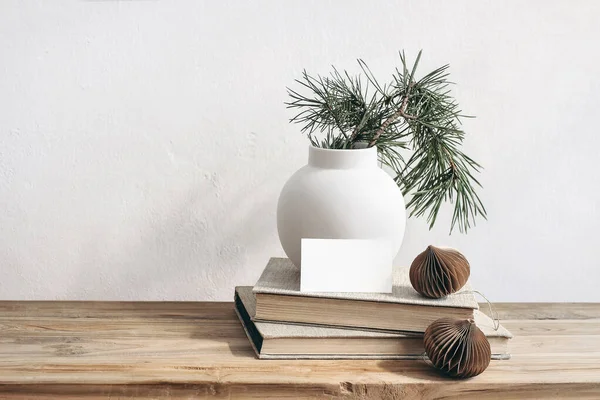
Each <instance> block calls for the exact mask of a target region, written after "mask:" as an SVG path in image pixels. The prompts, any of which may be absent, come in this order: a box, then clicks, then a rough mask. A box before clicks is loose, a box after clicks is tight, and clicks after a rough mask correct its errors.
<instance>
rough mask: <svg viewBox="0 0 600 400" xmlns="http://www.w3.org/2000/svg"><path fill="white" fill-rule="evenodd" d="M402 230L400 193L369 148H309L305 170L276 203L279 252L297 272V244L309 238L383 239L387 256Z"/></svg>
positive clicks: (395, 247)
mask: <svg viewBox="0 0 600 400" xmlns="http://www.w3.org/2000/svg"><path fill="white" fill-rule="evenodd" d="M405 227H406V208H405V204H404V198H403V197H402V192H401V191H400V189H399V188H398V186H397V185H396V183H395V182H394V180H393V179H392V178H391V177H390V176H389V175H388V174H387V173H386V172H385V171H383V170H382V169H381V168H379V167H378V165H377V149H376V148H375V147H370V148H365V149H352V150H332V149H321V148H317V147H312V146H311V147H310V148H309V153H308V165H305V166H304V167H302V168H300V169H299V170H298V171H296V173H294V175H292V177H291V178H290V179H289V180H288V181H287V183H286V184H285V185H284V187H283V189H282V191H281V194H280V196H279V202H278V204H277V231H278V233H279V240H280V241H281V245H282V246H283V250H284V251H285V253H286V254H287V256H288V257H289V258H290V260H291V261H292V262H293V263H294V265H296V266H297V267H300V244H301V240H302V239H303V238H307V239H308V238H312V239H385V240H388V241H389V243H390V244H391V246H392V248H391V250H392V255H394V256H395V255H396V254H397V253H398V250H400V245H401V244H402V238H403V237H404V229H405Z"/></svg>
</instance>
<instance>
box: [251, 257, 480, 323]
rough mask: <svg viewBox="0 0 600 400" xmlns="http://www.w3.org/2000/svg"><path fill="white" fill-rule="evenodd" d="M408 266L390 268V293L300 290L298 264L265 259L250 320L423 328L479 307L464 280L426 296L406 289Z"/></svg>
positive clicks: (466, 315)
mask: <svg viewBox="0 0 600 400" xmlns="http://www.w3.org/2000/svg"><path fill="white" fill-rule="evenodd" d="M408 270H409V269H408V268H406V267H400V268H395V269H394V274H393V291H392V293H330V292H327V293H306V292H300V269H298V268H296V267H295V266H294V264H292V262H291V261H290V260H288V259H286V258H271V259H270V260H269V263H268V264H267V266H266V268H265V270H264V271H263V273H262V275H261V277H260V278H259V280H258V282H257V283H256V285H255V286H254V289H253V292H254V294H255V295H256V315H255V317H254V319H255V320H256V321H280V322H293V323H307V324H320V325H331V326H342V327H357V328H369V329H379V330H392V331H409V332H410V331H412V332H424V331H425V328H427V326H429V324H430V323H431V322H432V321H434V320H436V319H438V318H441V317H455V318H472V317H473V310H476V309H478V308H479V306H478V304H477V301H476V300H475V296H474V295H473V293H472V289H471V285H470V284H469V282H467V284H466V285H465V286H464V287H463V288H462V289H461V290H460V291H458V292H457V293H454V294H452V295H449V296H446V297H444V298H441V299H430V298H426V297H423V296H421V295H420V294H419V293H417V292H416V291H415V290H414V289H413V288H412V286H411V285H410V280H409V277H408Z"/></svg>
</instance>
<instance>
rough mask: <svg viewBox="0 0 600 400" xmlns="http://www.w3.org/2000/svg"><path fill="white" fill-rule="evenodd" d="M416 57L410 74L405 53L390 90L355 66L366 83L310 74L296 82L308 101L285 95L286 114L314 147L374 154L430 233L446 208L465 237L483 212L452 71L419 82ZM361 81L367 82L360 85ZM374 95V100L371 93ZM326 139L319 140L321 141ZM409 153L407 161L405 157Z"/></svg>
mask: <svg viewBox="0 0 600 400" xmlns="http://www.w3.org/2000/svg"><path fill="white" fill-rule="evenodd" d="M420 58H421V52H419V54H418V56H417V58H416V60H415V62H414V64H413V65H412V67H411V68H410V71H409V68H408V65H407V62H406V57H405V54H404V52H401V53H400V61H401V64H402V65H401V68H397V69H396V71H395V73H394V74H393V76H392V80H391V82H390V83H388V84H383V85H382V84H380V83H379V82H378V81H377V80H376V78H375V76H374V74H373V73H372V72H371V70H370V69H369V67H368V66H367V64H366V63H365V62H364V61H363V60H358V64H359V66H360V68H361V70H362V73H363V75H357V76H351V75H350V74H349V73H348V72H346V71H343V72H339V71H338V70H337V69H335V68H334V69H333V72H332V73H331V75H330V76H327V77H321V76H316V77H312V76H310V75H308V73H307V72H306V71H304V72H303V75H302V79H300V80H297V83H299V84H300V85H301V87H303V88H304V89H305V90H308V91H309V95H303V94H300V93H299V92H298V91H295V90H292V89H289V88H288V94H289V96H290V98H291V101H290V102H288V103H286V104H287V106H288V108H293V109H296V110H298V114H296V115H295V116H294V117H293V118H292V119H291V120H290V121H291V122H294V123H299V124H301V125H302V126H301V131H302V132H303V133H305V134H307V136H308V137H309V140H310V142H311V144H313V146H319V147H326V148H332V149H348V148H355V147H357V145H358V143H360V142H363V143H366V144H367V145H368V146H369V147H371V146H377V148H378V153H379V159H380V161H381V162H382V163H383V164H385V165H387V166H388V167H389V168H391V170H392V171H393V172H394V173H395V176H396V178H395V180H396V182H397V183H398V186H399V187H400V188H401V189H402V191H403V193H404V194H405V195H406V196H410V200H409V201H408V203H407V208H408V209H409V211H410V215H411V216H417V217H419V216H424V215H426V218H427V221H428V222H429V225H430V228H431V227H433V225H434V224H435V222H436V219H437V217H438V213H439V210H440V208H441V206H442V204H443V203H445V202H450V203H451V204H454V212H453V214H452V220H451V226H450V231H451V232H452V230H453V229H454V227H455V226H458V228H459V230H460V231H461V232H466V231H467V230H468V229H469V228H470V227H471V226H472V224H474V221H475V219H476V217H479V216H481V217H483V218H486V210H485V207H484V206H483V203H482V202H481V199H480V198H479V196H478V195H477V193H476V188H477V187H481V185H480V184H479V182H478V181H477V179H476V178H475V177H474V175H475V173H478V172H479V170H480V169H481V166H480V165H479V164H478V163H477V162H475V161H474V160H473V159H471V158H470V157H468V156H467V155H465V154H464V153H462V152H461V151H460V150H459V148H460V146H461V145H462V141H463V140H464V132H463V131H462V129H460V126H461V118H462V117H464V115H462V111H461V110H460V109H459V108H458V104H457V103H456V101H455V100H454V99H453V98H452V97H451V94H450V91H449V89H448V87H449V85H450V84H451V82H449V81H448V77H449V74H448V68H449V67H448V65H444V66H442V67H439V68H437V69H435V70H433V71H432V72H430V73H428V74H426V75H425V76H423V77H422V78H421V79H419V80H417V79H416V72H417V67H418V64H419V61H420ZM361 76H364V77H365V78H366V84H363V81H362V79H361ZM370 88H373V89H374V90H373V92H374V93H373V94H372V95H369V94H368V93H369V89H370ZM319 132H320V133H323V134H324V135H325V136H324V138H323V139H321V140H320V139H317V137H316V136H315V135H316V134H317V133H319ZM407 151H412V155H411V156H410V157H409V159H408V161H405V159H404V157H403V153H406V152H407Z"/></svg>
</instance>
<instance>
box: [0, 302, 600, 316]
mask: <svg viewBox="0 0 600 400" xmlns="http://www.w3.org/2000/svg"><path fill="white" fill-rule="evenodd" d="M479 306H480V308H481V310H482V311H484V312H486V313H488V305H487V303H480V304H479ZM493 306H494V309H495V310H496V311H497V312H498V313H499V316H500V318H501V319H503V320H505V319H514V320H518V319H529V320H540V319H541V320H545V319H600V307H599V305H598V303H493ZM223 307H225V308H229V307H231V303H229V302H193V301H189V302H177V301H175V302H158V301H156V302H152V301H150V302H118V301H0V317H4V318H9V317H28V316H35V317H43V316H48V317H62V316H64V317H75V318H102V317H109V318H111V319H115V318H117V319H119V318H157V317H158V318H178V319H181V318H186V319H211V320H214V319H228V318H229V316H223V314H222V313H223Z"/></svg>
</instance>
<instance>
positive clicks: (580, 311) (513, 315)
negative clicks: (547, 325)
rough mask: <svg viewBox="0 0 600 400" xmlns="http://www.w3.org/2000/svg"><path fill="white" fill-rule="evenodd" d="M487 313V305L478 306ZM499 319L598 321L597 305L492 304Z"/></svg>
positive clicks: (598, 308) (599, 313)
mask: <svg viewBox="0 0 600 400" xmlns="http://www.w3.org/2000/svg"><path fill="white" fill-rule="evenodd" d="M479 306H480V308H481V310H482V311H484V312H485V313H486V314H487V313H489V311H488V305H487V303H480V304H479ZM493 307H494V309H495V310H496V311H497V312H498V314H499V317H500V319H502V320H505V319H528V320H545V319H600V306H599V305H598V303H493Z"/></svg>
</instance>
